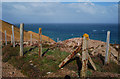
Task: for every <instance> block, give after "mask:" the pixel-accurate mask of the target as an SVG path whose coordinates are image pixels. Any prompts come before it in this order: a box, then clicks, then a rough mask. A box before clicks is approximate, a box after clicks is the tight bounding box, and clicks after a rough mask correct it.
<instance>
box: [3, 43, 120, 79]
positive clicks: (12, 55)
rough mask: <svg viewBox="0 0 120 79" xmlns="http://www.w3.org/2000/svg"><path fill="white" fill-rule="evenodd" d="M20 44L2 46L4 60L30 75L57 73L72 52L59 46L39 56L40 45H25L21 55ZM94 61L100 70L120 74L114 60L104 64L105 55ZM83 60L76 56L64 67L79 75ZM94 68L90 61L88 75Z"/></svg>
mask: <svg viewBox="0 0 120 79" xmlns="http://www.w3.org/2000/svg"><path fill="white" fill-rule="evenodd" d="M48 47H50V46H49V45H43V50H42V52H45V51H46V50H47V49H48ZM19 48H20V47H19V46H17V47H12V46H11V45H9V44H8V45H7V46H4V47H3V48H2V55H3V59H2V61H3V62H9V63H10V64H12V65H13V66H14V67H16V68H17V69H19V70H21V72H22V73H23V74H24V75H26V76H28V77H36V78H38V77H41V76H46V75H47V72H52V73H57V72H58V71H59V67H58V65H59V64H60V63H61V62H62V61H63V60H64V59H65V58H66V57H67V56H68V55H69V54H70V53H68V52H64V51H60V50H59V48H57V47H56V48H55V49H52V50H49V51H48V52H47V53H46V54H45V56H44V57H42V58H39V56H38V47H37V46H29V47H24V56H23V57H20V56H19V51H20V50H19ZM92 60H93V62H94V63H95V65H96V67H97V71H98V72H111V73H117V74H120V70H119V66H118V65H117V64H115V63H114V62H112V61H111V62H110V64H108V65H104V62H103V60H104V57H102V56H100V55H98V56H95V57H92ZM81 65H82V63H81V60H80V59H79V57H74V58H73V59H71V60H70V61H68V63H67V64H66V65H65V66H64V67H63V68H67V69H68V70H70V71H75V72H76V73H77V74H78V75H79V73H80V69H81ZM93 71H94V70H93V68H92V66H91V64H90V63H89V62H88V71H87V75H88V76H92V75H93Z"/></svg>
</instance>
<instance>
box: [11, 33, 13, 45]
mask: <svg viewBox="0 0 120 79" xmlns="http://www.w3.org/2000/svg"><path fill="white" fill-rule="evenodd" d="M12 43H13V41H12V35H11V45H12Z"/></svg>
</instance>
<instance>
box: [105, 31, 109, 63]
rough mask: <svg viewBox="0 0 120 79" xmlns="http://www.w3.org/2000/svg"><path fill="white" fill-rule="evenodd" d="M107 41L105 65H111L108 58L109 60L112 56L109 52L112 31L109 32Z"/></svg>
mask: <svg viewBox="0 0 120 79" xmlns="http://www.w3.org/2000/svg"><path fill="white" fill-rule="evenodd" d="M106 41H107V43H106V44H107V45H106V55H105V64H108V63H109V61H108V60H109V59H108V58H109V56H110V55H109V53H110V52H109V45H110V44H109V42H110V31H107V40H106Z"/></svg>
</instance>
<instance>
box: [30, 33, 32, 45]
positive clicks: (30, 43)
mask: <svg viewBox="0 0 120 79" xmlns="http://www.w3.org/2000/svg"><path fill="white" fill-rule="evenodd" d="M30 45H32V34H30Z"/></svg>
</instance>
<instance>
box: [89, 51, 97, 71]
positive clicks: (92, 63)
mask: <svg viewBox="0 0 120 79" xmlns="http://www.w3.org/2000/svg"><path fill="white" fill-rule="evenodd" d="M87 55H88V60H89V61H90V63H91V65H92V66H93V68H94V70H97V69H96V66H95V64H94V62H93V61H92V58H91V57H90V55H89V54H88V53H87Z"/></svg>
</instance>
